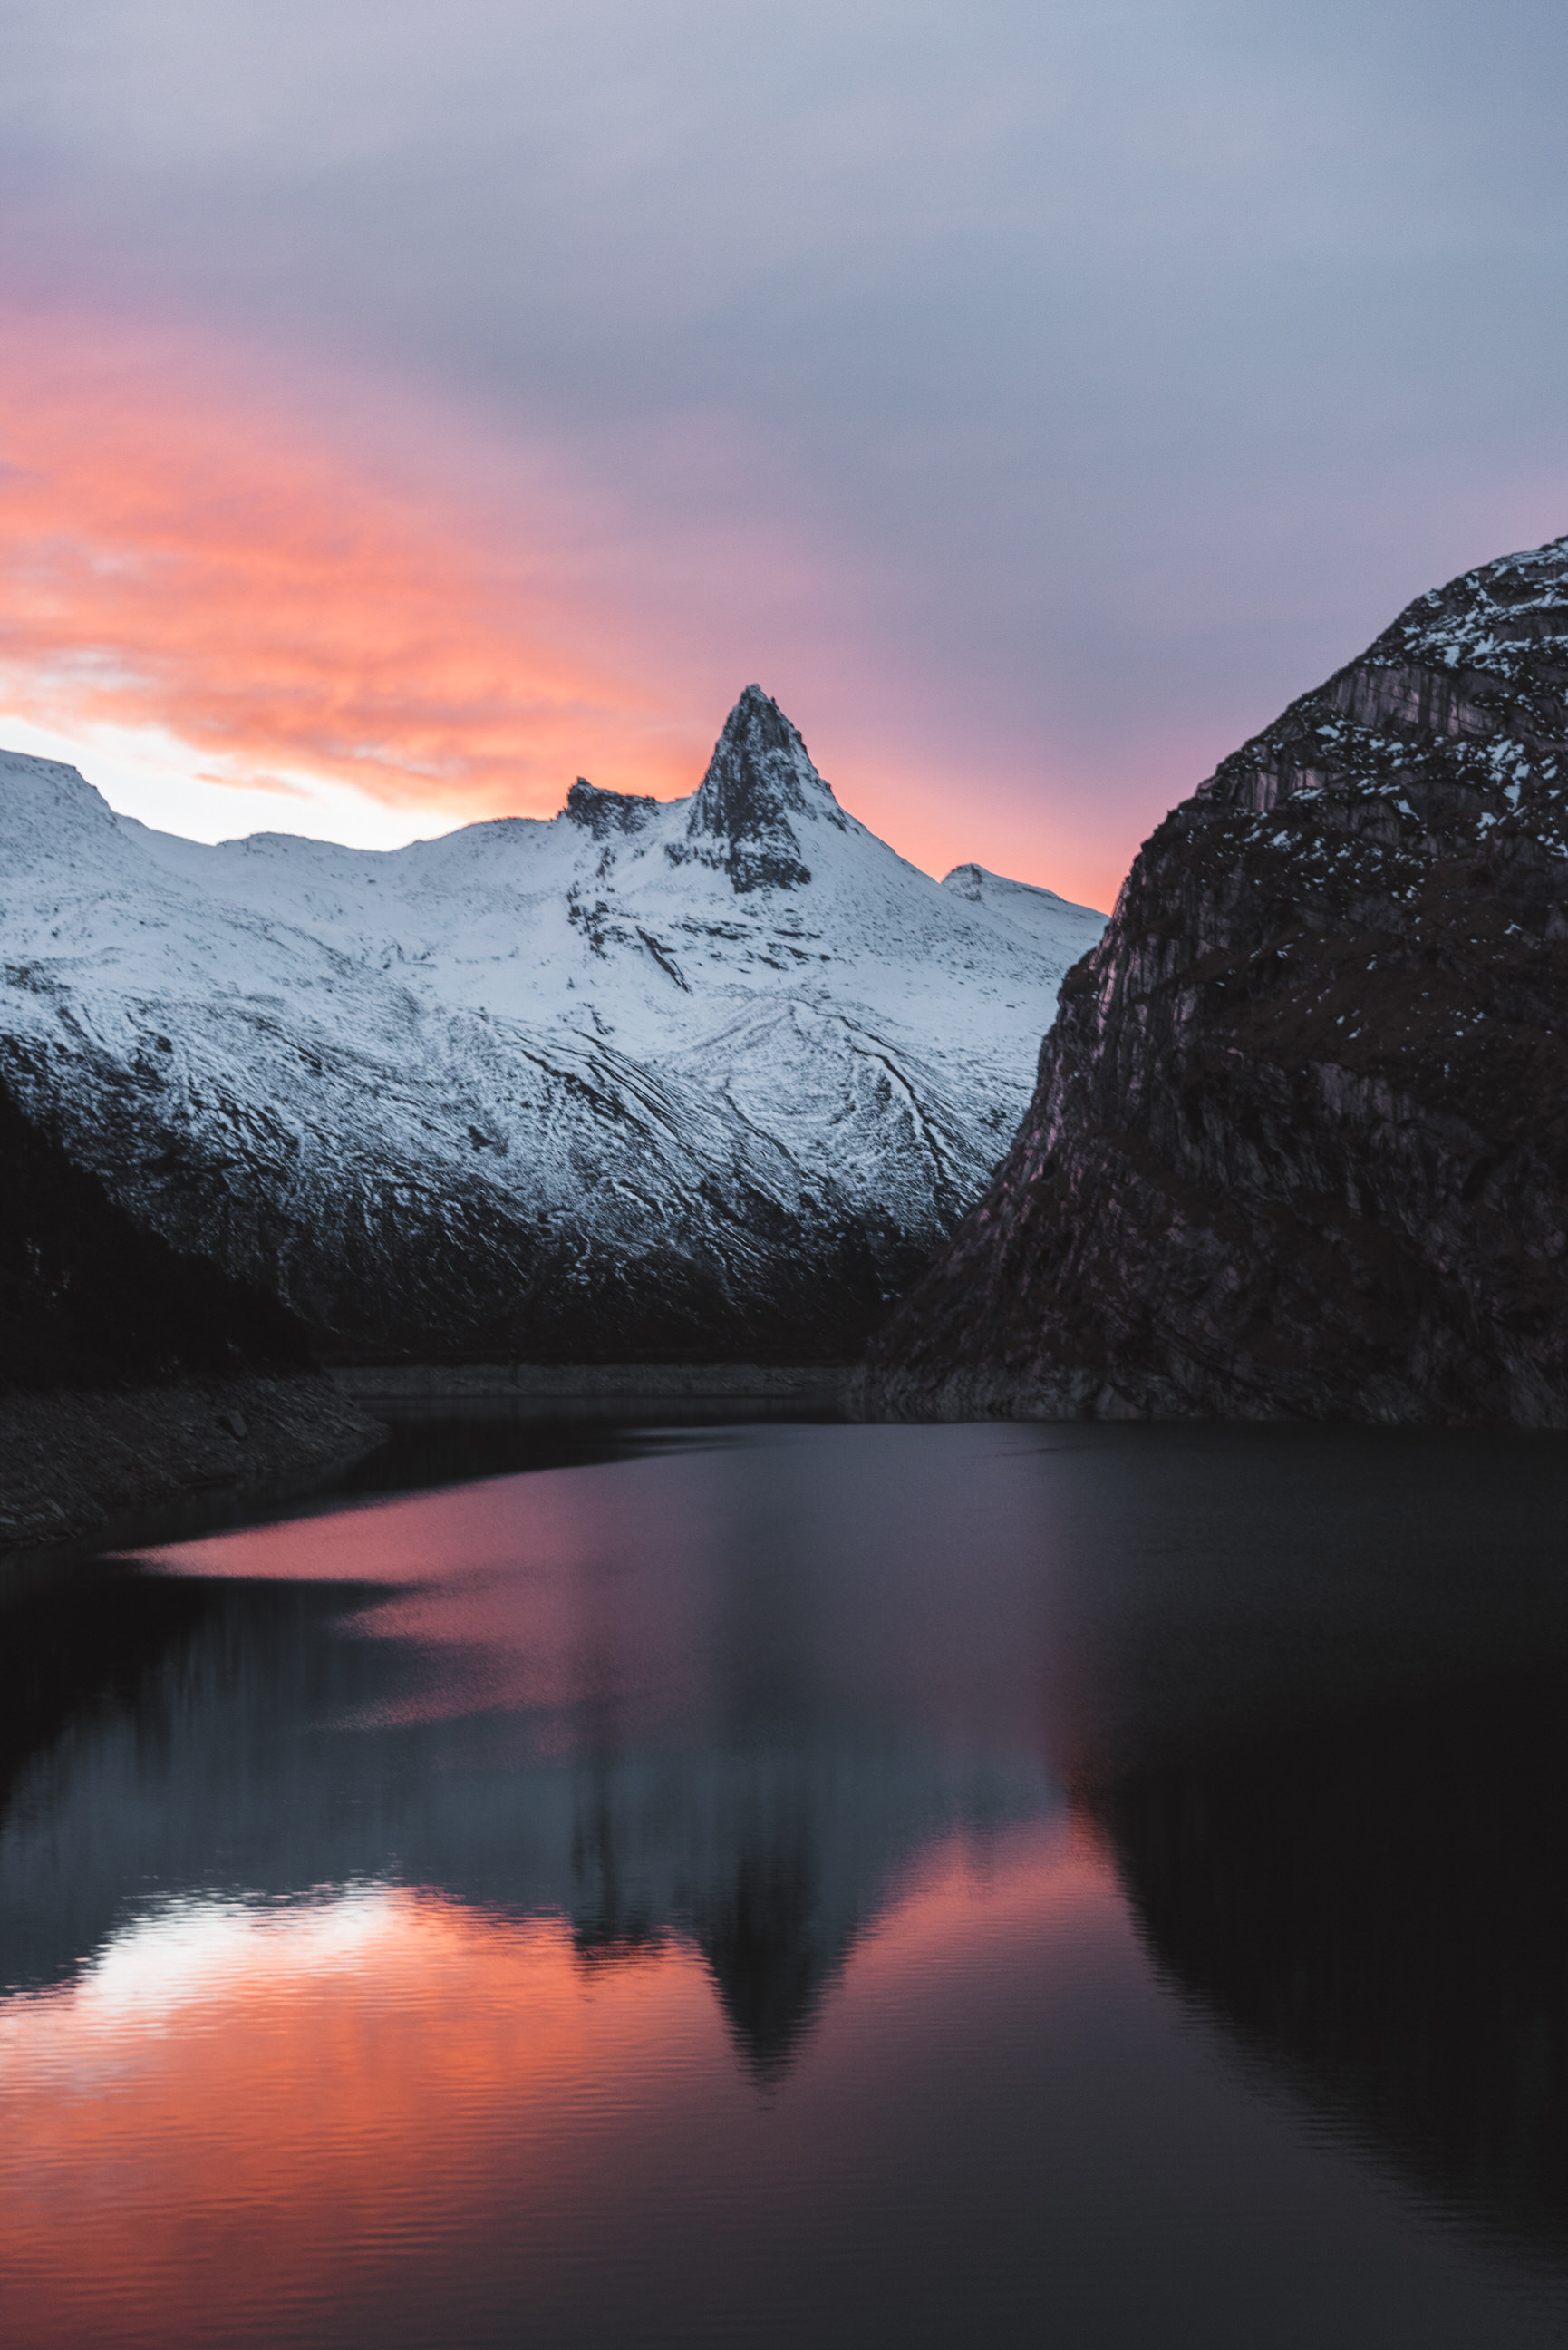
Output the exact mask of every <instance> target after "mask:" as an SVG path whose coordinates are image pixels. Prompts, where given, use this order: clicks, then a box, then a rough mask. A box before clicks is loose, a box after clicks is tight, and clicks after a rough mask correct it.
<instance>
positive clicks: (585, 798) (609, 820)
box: [566, 775, 659, 840]
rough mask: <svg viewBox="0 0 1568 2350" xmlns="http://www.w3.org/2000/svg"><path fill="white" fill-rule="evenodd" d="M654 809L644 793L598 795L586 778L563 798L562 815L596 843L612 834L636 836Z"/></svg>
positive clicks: (577, 783)
mask: <svg viewBox="0 0 1568 2350" xmlns="http://www.w3.org/2000/svg"><path fill="white" fill-rule="evenodd" d="M657 806H659V802H658V801H657V800H656V799H652V798H650V797H649V795H648V794H647V793H646V792H601V791H600V789H599V787H598V785H597V784H590V783H589V781H588V779H587V776H586V775H579V776H578V777H577V780H576V783H575V784H574V785H572V788H571V790H570V791H569V792H568V793H567V794H566V814H567V815H568V816H570V818H571V820H572V822H573V823H574V824H580V825H581V826H582V827H583V830H584V831H585V832H591V833H592V834H593V837H594V838H595V839H596V840H607V839H608V837H609V836H610V834H611V833H613V832H640V831H641V829H642V827H643V826H644V825H645V824H646V823H647V822H648V819H649V816H651V815H652V813H653V811H654V809H655V808H656V807H657Z"/></svg>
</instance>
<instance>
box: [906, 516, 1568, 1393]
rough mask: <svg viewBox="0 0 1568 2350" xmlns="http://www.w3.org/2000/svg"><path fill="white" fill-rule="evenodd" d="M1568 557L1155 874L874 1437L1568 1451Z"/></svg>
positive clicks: (1397, 642)
mask: <svg viewBox="0 0 1568 2350" xmlns="http://www.w3.org/2000/svg"><path fill="white" fill-rule="evenodd" d="M1565 696H1568V541H1564V540H1559V541H1557V542H1555V543H1553V544H1552V545H1551V546H1545V547H1542V548H1541V549H1540V550H1539V551H1537V552H1535V553H1532V554H1526V555H1518V556H1508V557H1506V558H1504V559H1503V560H1501V561H1500V562H1497V563H1493V564H1490V565H1488V566H1487V567H1485V568H1483V569H1480V570H1478V571H1473V572H1469V573H1467V574H1466V576H1465V577H1463V578H1461V579H1458V580H1456V581H1454V582H1453V583H1452V585H1451V586H1449V587H1445V588H1442V589H1439V590H1436V591H1434V592H1433V593H1432V594H1430V595H1428V596H1424V597H1422V598H1420V599H1419V600H1418V601H1417V603H1415V604H1413V605H1411V606H1410V608H1408V610H1407V611H1406V612H1405V613H1404V614H1402V615H1401V617H1400V619H1398V620H1397V622H1396V623H1395V625H1394V626H1393V627H1392V628H1391V629H1388V631H1387V632H1386V634H1385V635H1384V636H1382V637H1380V638H1379V639H1377V641H1376V644H1375V645H1373V647H1372V648H1371V650H1369V651H1368V652H1367V653H1366V654H1365V655H1364V656H1363V658H1362V659H1361V660H1356V661H1353V662H1352V663H1351V664H1350V665H1349V666H1348V667H1347V668H1345V669H1343V670H1341V671H1339V672H1338V673H1337V674H1336V675H1335V676H1334V677H1332V678H1331V679H1330V680H1329V681H1328V683H1327V684H1326V685H1324V686H1323V687H1321V688H1320V689H1319V690H1318V691H1316V692H1314V693H1309V694H1307V695H1306V696H1304V697H1303V700H1301V701H1299V702H1294V703H1293V705H1292V707H1291V708H1290V709H1289V710H1287V711H1286V712H1285V713H1284V715H1283V717H1282V718H1281V719H1280V720H1279V721H1278V722H1277V723H1275V724H1274V725H1272V726H1271V727H1270V728H1268V730H1267V731H1266V732H1265V733H1262V734H1260V735H1259V736H1258V737H1257V738H1256V739H1255V740H1254V741H1252V742H1251V743H1248V744H1247V745H1246V746H1245V748H1244V749H1242V750H1241V751H1238V752H1237V753H1236V754H1234V755H1233V756H1232V757H1231V758H1229V759H1227V760H1226V761H1225V762H1224V763H1223V764H1222V765H1221V766H1220V768H1219V770H1218V772H1217V773H1216V774H1215V775H1214V776H1213V777H1212V778H1211V779H1210V782H1208V783H1206V784H1205V785H1203V786H1202V787H1201V789H1199V791H1198V792H1196V793H1195V794H1194V795H1193V796H1192V797H1191V798H1190V799H1189V800H1187V801H1184V802H1183V804H1182V805H1181V806H1179V808H1177V809H1176V810H1175V811H1174V813H1173V814H1172V815H1171V816H1168V818H1167V819H1166V821H1165V822H1164V823H1163V824H1162V825H1161V826H1160V827H1159V828H1158V831H1157V832H1156V833H1155V834H1154V835H1153V836H1152V837H1151V838H1150V839H1149V840H1148V841H1147V842H1146V844H1145V846H1144V847H1143V848H1142V850H1141V851H1140V852H1139V855H1138V858H1137V862H1136V863H1135V865H1134V867H1133V869H1132V872H1131V874H1130V876H1129V877H1128V879H1127V884H1126V887H1125V888H1124V889H1123V891H1122V894H1121V897H1120V899H1119V901H1118V903H1117V906H1116V913H1115V915H1114V917H1113V918H1112V920H1111V922H1110V924H1109V926H1108V928H1107V929H1106V932H1105V935H1104V937H1103V938H1102V939H1101V941H1099V943H1098V944H1097V945H1096V947H1095V948H1094V949H1093V951H1091V952H1090V953H1089V954H1088V955H1086V956H1085V959H1084V961H1083V962H1081V963H1079V964H1078V966H1077V968H1076V969H1075V971H1074V972H1072V973H1071V974H1070V975H1069V977H1068V979H1067V981H1066V982H1065V983H1064V988H1063V991H1062V1001H1061V1010H1060V1013H1059V1014H1058V1017H1057V1020H1056V1024H1055V1025H1054V1028H1053V1029H1052V1030H1051V1032H1050V1034H1049V1035H1048V1036H1047V1038H1046V1041H1045V1045H1044V1049H1043V1052H1042V1055H1041V1062H1040V1073H1039V1082H1038V1086H1037V1089H1036V1092H1035V1096H1034V1100H1033V1106H1032V1107H1031V1109H1030V1111H1029V1114H1028V1116H1027V1118H1025V1120H1024V1122H1023V1127H1022V1128H1021V1129H1020V1132H1019V1135H1018V1139H1017V1140H1016V1142H1015V1143H1014V1145H1013V1148H1012V1151H1011V1152H1010V1154H1009V1156H1008V1157H1007V1159H1006V1160H1005V1161H1004V1163H1003V1165H1002V1169H1001V1170H1000V1172H999V1174H998V1175H997V1177H996V1179H995V1180H994V1182H993V1183H992V1187H991V1189H990V1191H988V1193H987V1194H986V1196H985V1198H984V1199H983V1200H982V1201H981V1202H980V1203H979V1205H978V1206H977V1207H976V1208H975V1209H974V1210H973V1211H972V1212H971V1214H970V1215H969V1216H968V1218H967V1219H966V1221H965V1222H964V1223H963V1224H962V1225H961V1229H960V1230H959V1232H957V1234H956V1235H955V1236H954V1238H953V1240H952V1241H951V1243H950V1244H949V1245H948V1246H947V1247H946V1248H945V1249H944V1250H943V1251H942V1252H941V1253H940V1255H939V1257H938V1259H937V1261H936V1263H934V1265H933V1266H932V1268H931V1269H930V1271H929V1274H927V1275H926V1276H925V1278H924V1279H923V1280H922V1281H921V1282H920V1283H919V1284H918V1285H917V1287H916V1288H915V1289H914V1291H913V1292H912V1294H911V1295H909V1298H908V1299H907V1300H906V1302H905V1304H904V1305H903V1307H902V1309H901V1311H900V1312H899V1313H898V1315H896V1316H895V1317H894V1319H893V1321H892V1322H891V1324H890V1326H888V1328H887V1330H886V1331H885V1333H884V1334H883V1335H882V1336H881V1337H880V1338H879V1340H878V1342H877V1347H876V1350H875V1357H874V1368H873V1374H872V1379H871V1385H870V1394H871V1399H872V1402H873V1408H880V1409H886V1410H890V1411H896V1412H897V1411H902V1412H907V1413H910V1414H914V1415H917V1416H918V1415H921V1414H924V1413H935V1414H937V1415H939V1416H966V1415H969V1414H971V1413H972V1414H985V1413H988V1412H996V1413H1002V1414H1008V1413H1017V1414H1026V1415H1032V1416H1035V1417H1042V1418H1056V1417H1066V1418H1071V1417H1079V1416H1101V1417H1116V1418H1126V1417H1138V1416H1143V1415H1155V1416H1159V1415H1184V1414H1192V1413H1199V1414H1202V1413H1218V1414H1222V1415H1228V1416H1231V1417H1236V1418H1242V1419H1266V1418H1279V1417H1283V1418H1291V1417H1306V1418H1314V1417H1316V1418H1347V1419H1364V1420H1369V1421H1379V1420H1382V1421H1419V1420H1428V1421H1436V1422H1439V1423H1461V1422H1467V1421H1472V1422H1486V1421H1499V1422H1507V1421H1513V1422H1517V1423H1518V1424H1520V1425H1521V1426H1527V1427H1563V1426H1568V1035H1565V1029H1568V713H1565Z"/></svg>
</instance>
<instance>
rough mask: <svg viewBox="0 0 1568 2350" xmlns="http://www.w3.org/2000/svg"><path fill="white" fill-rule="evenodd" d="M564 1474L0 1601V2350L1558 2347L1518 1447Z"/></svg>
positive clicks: (1565, 1648)
mask: <svg viewBox="0 0 1568 2350" xmlns="http://www.w3.org/2000/svg"><path fill="white" fill-rule="evenodd" d="M492 1435H493V1431H492ZM453 1446H454V1440H453V1436H452V1430H450V1429H447V1430H440V1431H437V1435H436V1439H435V1440H432V1451H431V1460H432V1466H433V1468H434V1470H435V1471H436V1473H441V1472H442V1471H443V1470H446V1471H450V1464H451V1462H452V1458H453ZM563 1450H564V1451H565V1452H566V1459H567V1460H568V1461H570V1463H571V1465H564V1466H560V1467H557V1468H550V1467H547V1466H545V1461H547V1460H548V1458H549V1455H548V1453H547V1452H546V1453H545V1455H544V1456H543V1458H542V1457H541V1451H540V1445H539V1440H538V1436H537V1431H535V1432H534V1434H533V1435H532V1436H531V1437H529V1438H528V1440H527V1446H526V1457H527V1458H528V1460H529V1462H530V1467H531V1470H532V1471H533V1473H528V1474H520V1475H512V1476H493V1477H491V1478H489V1479H486V1480H484V1481H483V1482H471V1483H466V1484H460V1485H455V1486H449V1487H447V1488H445V1489H443V1490H440V1491H417V1490H410V1491H406V1492H401V1493H399V1494H396V1495H389V1496H384V1497H381V1498H377V1497H376V1496H375V1495H373V1494H367V1495H364V1496H362V1497H359V1498H358V1500H357V1501H356V1503H355V1505H354V1506H351V1507H348V1506H345V1507H337V1508H334V1509H330V1510H327V1511H324V1512H320V1513H317V1514H314V1515H304V1516H298V1515H296V1516H295V1517H294V1518H292V1519H287V1520H280V1521H279V1522H277V1523H271V1524H266V1525H262V1526H258V1527H253V1528H248V1529H243V1530H235V1531H232V1532H228V1533H223V1534H215V1535H212V1536H209V1537H206V1538H203V1539H199V1540H193V1541H190V1542H186V1543H182V1544H178V1545H177V1546H174V1547H171V1548H168V1549H165V1550H162V1551H161V1552H157V1553H152V1554H148V1555H145V1556H144V1558H143V1559H142V1560H141V1561H140V1563H130V1562H115V1561H106V1562H99V1563H96V1564H93V1565H88V1566H86V1567H82V1568H78V1569H75V1570H63V1569H62V1570H58V1571H57V1572H55V1573H54V1574H52V1575H49V1576H47V1577H44V1578H35V1580H34V1581H33V1582H32V1583H31V1584H30V1585H29V1586H26V1588H19V1589H16V1590H15V1591H13V1592H12V1594H11V1595H10V1603H9V1605H8V1607H6V1609H5V1616H4V1619H3V1620H4V1624H5V1643H4V1648H3V1649H0V1800H3V1804H4V1809H3V1813H0V1984H3V1985H4V1993H5V1995H4V1997H3V1998H0V2098H3V2099H4V2106H5V2115H6V2131H5V2137H4V2140H3V2141H0V2287H3V2289H4V2295H5V2308H6V2312H7V2324H8V2339H9V2340H14V2341H16V2343H17V2344H18V2345H28V2344H31V2343H35V2342H36V2343H37V2344H40V2345H42V2344H46V2343H47V2344H51V2345H53V2344H60V2345H67V2344H69V2345H75V2344H78V2343H81V2344H84V2345H85V2344H88V2343H89V2342H91V2343H98V2342H102V2341H104V2340H110V2339H112V2340H114V2341H115V2342H117V2343H119V2342H125V2343H140V2342H143V2341H145V2342H148V2343H160V2344H163V2343H168V2344H183V2343H187V2342H189V2343H196V2342H199V2341H200V2342H205V2341H209V2340H213V2339H219V2338H221V2339H223V2340H225V2341H228V2340H233V2341H235V2342H244V2343H255V2344H263V2343H265V2344H269V2345H270V2344H274V2343H296V2342H297V2343H300V2344H310V2345H317V2344H320V2345H325V2344H327V2343H332V2344H337V2343H345V2342H358V2341H360V2340H364V2341H367V2342H369V2341H377V2342H381V2343H392V2344H402V2343H414V2342H426V2341H440V2342H441V2343H443V2344H445V2343H452V2344H465V2343H469V2342H474V2343H478V2342H491V2341H497V2342H499V2341H507V2342H510V2341H514V2340H518V2339H526V2340H528V2341H529V2342H531V2343H532V2342H537V2343H542V2344H551V2345H554V2344H556V2343H560V2344H563V2345H565V2344H572V2345H576V2344H579V2343H582V2344H589V2343H593V2344H597V2343H605V2344H612V2343H613V2344H620V2343H623V2342H634V2341H635V2342H642V2341H648V2342H655V2343H663V2342H670V2343H677V2342H679V2343H686V2342H692V2341H709V2340H711V2341H714V2342H724V2343H732V2342H740V2343H746V2342H753V2341H754V2342H757V2343H761V2344H768V2345H773V2344H775V2343H777V2344H785V2343H789V2344H793V2343H795V2342H798V2341H801V2340H805V2339H810V2340H812V2341H813V2342H829V2343H832V2342H838V2341H843V2342H846V2343H847V2342H850V2341H852V2340H853V2341H855V2342H856V2343H857V2344H861V2343H866V2342H872V2343H877V2342H883V2341H886V2342H888V2343H893V2342H898V2343H910V2344H913V2343H925V2342H932V2343H935V2342H950V2341H953V2340H956V2339H964V2338H971V2339H983V2340H985V2341H986V2342H987V2343H988V2344H990V2343H1000V2344H1008V2343H1012V2342H1020V2343H1022V2342H1025V2341H1027V2342H1034V2341H1037V2340H1039V2339H1040V2338H1042V2337H1043V2335H1044V2336H1045V2337H1046V2338H1056V2339H1060V2340H1063V2341H1064V2342H1066V2343H1068V2344H1072V2345H1077V2344H1080V2343H1082V2344H1085V2345H1089V2344H1092V2345H1101V2344H1104V2345H1121V2344H1128V2345H1131V2344H1140V2345H1141V2344H1146V2343H1150V2342H1156V2341H1158V2342H1162V2343H1163V2342H1166V2341H1172V2342H1182V2341H1186V2340H1189V2339H1190V2340H1193V2341H1195V2342H1202V2343H1203V2344H1204V2345H1229V2344H1231V2343H1234V2344H1236V2345H1243V2344H1245V2345H1248V2350H1252V2345H1256V2344H1257V2343H1258V2342H1260V2341H1267V2342H1269V2343H1270V2344H1271V2345H1272V2344H1275V2343H1279V2344H1295V2343H1298V2342H1299V2343H1301V2344H1303V2345H1305V2344H1308V2343H1312V2344H1316V2343H1319V2342H1321V2341H1322V2340H1324V2339H1325V2338H1328V2337H1329V2336H1330V2335H1332V2336H1333V2337H1334V2338H1335V2339H1339V2340H1345V2341H1349V2342H1351V2343H1356V2342H1361V2341H1365V2342H1366V2343H1369V2344H1370V2343H1372V2342H1374V2341H1376V2342H1377V2344H1378V2345H1380V2350H1386V2345H1389V2344H1398V2343H1403V2342H1406V2341H1408V2342H1411V2343H1416V2342H1419V2343H1421V2344H1422V2345H1423V2350H1426V2345H1431V2344H1447V2343H1453V2344H1455V2345H1458V2344H1461V2343H1467V2344H1468V2343H1475V2342H1478V2341H1485V2342H1486V2343H1488V2345H1493V2344H1496V2345H1513V2344H1520V2345H1524V2344H1533V2343H1537V2342H1542V2343H1543V2342H1548V2341H1558V2340H1561V2339H1563V2332H1564V2326H1563V2313H1564V2306H1565V2304H1564V2301H1563V2295H1562V2293H1561V2290H1560V2283H1561V2278H1562V2275H1563V2267H1562V2266H1560V2263H1562V2262H1563V2256H1564V2254H1565V2253H1568V2242H1565V2241H1564V2224H1563V2221H1564V2208H1565V2207H1564V2195H1565V2192H1568V1966H1565V1965H1564V1960H1568V1950H1565V1949H1564V1933H1563V1928H1564V1921H1565V1907H1564V1887H1565V1884H1568V1850H1565V1849H1564V1845H1565V1839H1568V1710H1565V1708H1564V1702H1563V1700H1564V1697H1565V1695H1568V1582H1565V1577H1564V1573H1563V1567H1564V1558H1563V1547H1564V1546H1563V1535H1562V1533H1561V1531H1560V1530H1561V1528H1562V1527H1563V1525H1564V1523H1568V1520H1565V1519H1564V1516H1563V1503H1565V1502H1568V1451H1565V1449H1564V1448H1563V1447H1562V1446H1561V1445H1559V1444H1558V1443H1557V1442H1556V1441H1555V1440H1540V1441H1521V1440H1507V1441H1493V1440H1469V1439H1465V1440H1453V1439H1445V1440H1442V1441H1441V1442H1428V1441H1426V1440H1420V1439H1409V1438H1401V1437H1395V1438H1386V1439H1376V1438H1367V1437H1365V1436H1358V1435H1355V1434H1345V1433H1343V1432H1342V1433H1333V1432H1324V1431H1262V1430H1253V1431H1235V1430H1231V1431H1224V1430H1152V1429H1129V1430H1053V1429H1046V1430H1016V1429H1008V1430H999V1429H975V1428H944V1429H909V1430H900V1429H864V1430H862V1429H806V1428H773V1429H754V1430H739V1431H736V1430H729V1431H717V1430H711V1431H707V1432H706V1433H691V1434H688V1435H686V1436H684V1437H677V1436H676V1435H674V1434H672V1433H671V1432H669V1431H665V1432H664V1433H662V1434H659V1435H657V1436H654V1435H649V1434H647V1433H645V1432H644V1433H639V1432H637V1431H633V1430H621V1431H615V1432H608V1433H607V1432H606V1431H605V1430H602V1429H601V1430H599V1431H598V1432H597V1434H596V1436H595V1437H594V1440H593V1445H592V1449H591V1451H588V1452H587V1455H585V1448H584V1445H583V1443H582V1441H581V1439H580V1433H579V1435H578V1436H575V1437H574V1438H573V1439H572V1440H571V1442H570V1443H569V1444H568V1445H566V1446H565V1447H564V1448H563ZM418 1461H419V1451H418V1443H417V1440H414V1439H411V1438H405V1440H404V1444H403V1460H402V1465H401V1468H400V1472H399V1473H400V1482H402V1483H403V1484H404V1485H405V1486H411V1485H413V1484H414V1483H415V1482H417V1474H418ZM489 1465H492V1466H497V1465H499V1463H497V1462H496V1461H494V1459H493V1454H492V1455H491V1456H490V1462H489ZM345 1499H346V1500H347V1499H348V1497H345Z"/></svg>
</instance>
